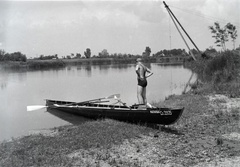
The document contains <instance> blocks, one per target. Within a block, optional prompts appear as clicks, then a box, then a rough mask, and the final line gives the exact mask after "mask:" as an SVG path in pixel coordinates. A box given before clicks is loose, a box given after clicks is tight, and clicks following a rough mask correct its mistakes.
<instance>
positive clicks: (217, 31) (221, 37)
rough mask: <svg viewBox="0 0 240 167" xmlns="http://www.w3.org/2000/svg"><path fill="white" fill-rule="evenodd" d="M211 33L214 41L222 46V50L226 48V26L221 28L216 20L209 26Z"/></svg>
mask: <svg viewBox="0 0 240 167" xmlns="http://www.w3.org/2000/svg"><path fill="white" fill-rule="evenodd" d="M209 29H210V30H211V33H212V34H214V35H213V36H212V37H213V38H215V39H216V41H215V43H216V44H217V46H219V47H222V49H223V50H226V45H225V43H226V42H227V41H228V32H227V29H226V26H225V27H224V28H221V27H220V25H219V23H218V22H215V23H214V26H209Z"/></svg>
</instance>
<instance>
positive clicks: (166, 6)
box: [163, 1, 201, 53]
mask: <svg viewBox="0 0 240 167" xmlns="http://www.w3.org/2000/svg"><path fill="white" fill-rule="evenodd" d="M163 4H164V5H165V8H166V9H167V10H168V11H169V12H170V13H169V14H171V15H172V16H173V17H174V19H175V20H176V21H177V23H178V24H179V26H180V27H181V28H182V30H183V31H184V33H185V34H186V35H187V37H188V38H189V40H190V41H191V42H192V44H193V45H194V46H195V48H196V49H197V51H198V52H199V53H201V51H200V50H199V49H198V47H197V45H196V44H195V43H194V42H193V40H192V39H191V37H190V36H189V35H188V33H187V32H186V31H185V29H184V28H183V26H182V25H181V23H180V22H179V21H178V19H177V18H176V16H175V15H174V14H173V12H172V11H171V9H170V8H169V7H168V5H167V4H166V3H165V1H163Z"/></svg>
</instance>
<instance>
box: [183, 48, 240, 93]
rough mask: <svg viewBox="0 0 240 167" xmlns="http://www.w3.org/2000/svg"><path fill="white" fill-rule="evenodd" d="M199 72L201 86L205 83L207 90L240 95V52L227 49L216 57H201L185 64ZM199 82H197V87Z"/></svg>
mask: <svg viewBox="0 0 240 167" xmlns="http://www.w3.org/2000/svg"><path fill="white" fill-rule="evenodd" d="M185 65H186V67H187V68H190V69H192V70H193V71H194V72H195V73H197V75H198V78H199V80H198V81H200V83H201V84H200V85H199V86H200V87H201V86H202V83H204V87H202V88H201V89H205V90H204V91H205V92H214V93H222V94H227V95H229V96H231V97H240V52H239V51H226V52H222V53H218V54H216V55H215V56H214V57H209V58H207V59H206V58H201V57H198V60H197V61H191V62H188V63H186V64H185ZM196 84H198V83H195V85H194V86H195V87H197V86H198V85H196Z"/></svg>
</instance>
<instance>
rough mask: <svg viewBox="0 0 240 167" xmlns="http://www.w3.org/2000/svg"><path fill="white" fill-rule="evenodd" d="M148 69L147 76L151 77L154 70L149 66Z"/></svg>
mask: <svg viewBox="0 0 240 167" xmlns="http://www.w3.org/2000/svg"><path fill="white" fill-rule="evenodd" d="M146 69H147V75H146V78H148V77H150V76H151V75H153V72H152V71H151V70H150V69H149V68H146Z"/></svg>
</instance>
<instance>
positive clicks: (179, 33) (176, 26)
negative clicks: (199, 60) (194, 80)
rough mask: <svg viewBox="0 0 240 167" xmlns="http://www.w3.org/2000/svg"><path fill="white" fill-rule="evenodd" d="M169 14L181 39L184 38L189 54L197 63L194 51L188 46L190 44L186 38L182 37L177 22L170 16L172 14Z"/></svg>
mask: <svg viewBox="0 0 240 167" xmlns="http://www.w3.org/2000/svg"><path fill="white" fill-rule="evenodd" d="M168 13H169V15H170V17H171V19H172V21H173V23H174V25H175V27H176V28H177V30H178V32H179V34H180V35H181V37H182V39H183V41H184V43H185V44H186V46H187V48H188V50H189V52H190V55H191V56H192V58H193V59H194V60H195V61H196V58H195V56H194V55H193V53H192V51H191V49H190V47H189V46H188V44H187V42H186V40H185V39H184V37H183V35H182V33H181V31H180V30H179V28H178V26H177V24H176V22H175V20H174V19H173V17H172V15H171V14H170V12H169V11H168Z"/></svg>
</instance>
